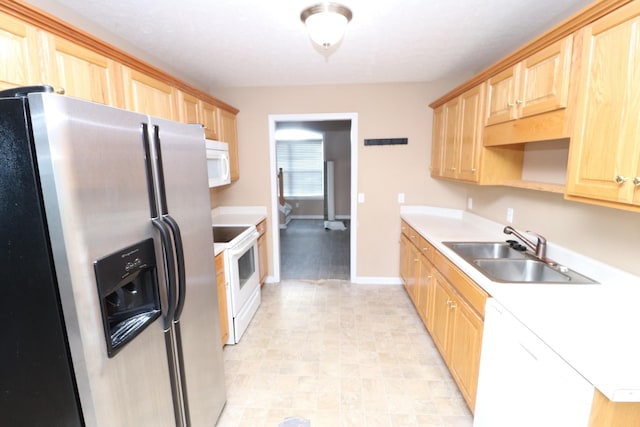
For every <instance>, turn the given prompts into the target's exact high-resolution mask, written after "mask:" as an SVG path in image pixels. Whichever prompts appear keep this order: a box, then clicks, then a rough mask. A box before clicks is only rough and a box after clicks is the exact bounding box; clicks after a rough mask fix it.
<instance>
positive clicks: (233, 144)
mask: <svg viewBox="0 0 640 427" xmlns="http://www.w3.org/2000/svg"><path fill="white" fill-rule="evenodd" d="M218 126H219V137H220V138H219V139H220V141H223V142H226V143H227V144H229V168H230V169H231V181H237V180H238V179H239V178H240V162H239V161H238V130H237V127H236V126H237V124H236V115H235V114H233V113H231V112H229V111H227V110H223V109H222V108H218Z"/></svg>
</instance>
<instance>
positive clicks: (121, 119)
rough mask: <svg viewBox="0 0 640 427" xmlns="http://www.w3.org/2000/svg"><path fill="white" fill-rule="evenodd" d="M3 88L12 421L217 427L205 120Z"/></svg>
mask: <svg viewBox="0 0 640 427" xmlns="http://www.w3.org/2000/svg"><path fill="white" fill-rule="evenodd" d="M27 92H29V90H28V89H25V90H24V91H13V92H7V91H5V92H4V93H3V92H0V219H1V224H0V233H1V234H0V235H1V237H2V239H1V242H2V254H1V256H0V268H1V270H2V280H1V281H0V316H1V317H0V324H1V325H2V332H1V337H0V339H1V342H0V425H7V426H9V425H10V426H16V427H20V426H29V427H36V426H47V427H51V426H64V427H71V426H82V425H86V426H114V427H128V426H154V427H159V426H193V427H200V426H214V425H215V424H216V421H217V419H218V417H219V415H220V413H221V411H222V408H223V406H224V404H225V400H226V392H225V386H224V372H223V358H222V348H221V346H220V341H221V338H220V325H219V316H218V301H217V293H216V282H215V266H214V254H213V245H212V241H211V219H210V218H211V217H210V200H209V191H208V185H207V182H208V178H207V169H206V156H205V143H204V133H203V129H202V127H201V126H198V125H185V124H180V123H176V122H171V121H167V120H161V119H157V118H154V117H149V116H145V115H141V114H137V113H132V112H129V111H124V110H120V109H116V108H111V107H107V106H103V105H98V104H94V103H90V102H86V101H82V100H78V99H73V98H69V97H65V96H61V95H56V94H53V93H28V94H27Z"/></svg>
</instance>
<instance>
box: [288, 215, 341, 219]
mask: <svg viewBox="0 0 640 427" xmlns="http://www.w3.org/2000/svg"><path fill="white" fill-rule="evenodd" d="M290 216H291V219H324V215H290ZM336 219H351V215H336Z"/></svg>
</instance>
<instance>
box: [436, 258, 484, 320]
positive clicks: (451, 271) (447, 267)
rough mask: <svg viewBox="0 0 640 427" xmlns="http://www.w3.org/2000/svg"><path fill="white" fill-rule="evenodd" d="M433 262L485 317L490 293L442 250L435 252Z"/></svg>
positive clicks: (481, 315)
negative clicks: (461, 269) (442, 252)
mask: <svg viewBox="0 0 640 427" xmlns="http://www.w3.org/2000/svg"><path fill="white" fill-rule="evenodd" d="M434 252H435V251H434ZM433 264H434V265H435V266H436V268H437V269H438V270H439V271H440V273H441V274H442V275H443V276H444V277H445V278H446V279H447V280H448V281H449V282H450V283H451V285H452V286H453V287H454V288H455V289H456V291H458V293H459V294H460V295H461V296H462V297H463V298H464V299H465V300H467V302H468V303H469V305H470V306H471V307H473V309H474V310H475V311H477V312H478V314H479V315H480V317H482V318H484V306H485V303H486V301H487V296H488V294H487V293H486V292H485V291H484V290H483V289H482V288H481V287H480V286H478V285H477V284H476V283H475V282H473V281H472V280H471V279H469V278H468V277H467V276H466V275H465V274H464V273H463V272H461V271H460V270H458V268H457V267H456V266H455V265H453V263H452V262H451V261H449V259H448V258H447V257H445V256H444V255H442V254H441V253H440V252H435V253H434V257H433Z"/></svg>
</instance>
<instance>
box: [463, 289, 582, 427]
mask: <svg viewBox="0 0 640 427" xmlns="http://www.w3.org/2000/svg"><path fill="white" fill-rule="evenodd" d="M540 315H541V316H544V313H541V314H540ZM593 393H594V387H593V386H592V385H591V384H590V383H589V382H588V381H587V380H586V379H584V377H582V376H581V375H580V374H579V373H578V372H576V371H575V370H574V369H573V368H572V367H571V366H570V365H569V364H567V363H566V362H565V361H564V360H563V359H562V358H561V357H560V356H558V355H557V354H556V353H555V352H554V351H553V350H551V348H549V347H548V346H547V345H546V344H545V343H544V342H542V341H541V340H540V339H539V338H538V337H537V336H536V335H535V334H533V333H532V332H531V331H530V330H529V329H528V328H527V327H526V326H524V325H523V324H522V323H521V322H520V321H519V320H518V319H516V318H515V317H514V316H513V315H512V314H511V313H509V311H507V310H506V309H505V308H504V307H502V306H501V305H500V304H499V303H497V302H496V301H495V300H494V299H489V300H487V306H486V311H485V320H484V333H483V340H482V353H481V356H480V376H479V378H478V393H477V398H476V406H475V414H474V421H473V426H474V427H513V426H518V427H541V426H544V427H586V426H587V425H588V422H589V413H590V410H591V402H592V399H593Z"/></svg>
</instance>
